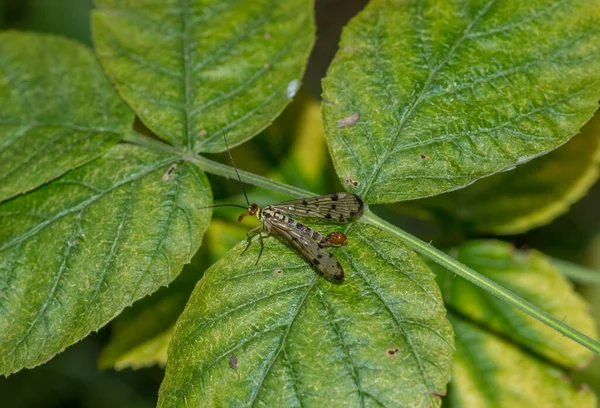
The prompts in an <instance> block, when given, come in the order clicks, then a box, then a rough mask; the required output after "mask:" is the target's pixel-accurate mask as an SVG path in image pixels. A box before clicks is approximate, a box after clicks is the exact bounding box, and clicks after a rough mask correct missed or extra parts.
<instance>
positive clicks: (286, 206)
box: [271, 193, 364, 222]
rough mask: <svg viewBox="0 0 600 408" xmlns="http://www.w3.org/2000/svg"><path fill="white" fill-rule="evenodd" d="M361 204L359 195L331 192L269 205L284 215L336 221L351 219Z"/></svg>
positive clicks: (357, 214)
mask: <svg viewBox="0 0 600 408" xmlns="http://www.w3.org/2000/svg"><path fill="white" fill-rule="evenodd" d="M363 206H364V204H363V201H362V200H361V199H360V197H359V196H357V195H356V194H352V193H333V194H328V195H323V196H318V197H310V198H304V199H301V200H292V201H284V202H282V203H277V204H272V205H271V207H272V208H274V209H277V210H279V211H281V212H283V213H284V214H286V215H291V216H296V217H306V218H326V219H330V220H332V221H336V222H349V221H352V220H353V219H354V218H357V217H358V216H359V215H360V214H361V212H362V210H363Z"/></svg>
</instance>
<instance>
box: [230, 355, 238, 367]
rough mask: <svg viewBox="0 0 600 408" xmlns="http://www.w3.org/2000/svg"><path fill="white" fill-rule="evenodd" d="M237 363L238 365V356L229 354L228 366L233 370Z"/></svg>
mask: <svg viewBox="0 0 600 408" xmlns="http://www.w3.org/2000/svg"><path fill="white" fill-rule="evenodd" d="M237 365H238V358H237V356H236V355H235V354H234V355H233V356H231V357H230V358H229V368H231V369H232V370H235V369H236V368H237Z"/></svg>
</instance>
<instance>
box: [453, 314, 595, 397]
mask: <svg viewBox="0 0 600 408" xmlns="http://www.w3.org/2000/svg"><path fill="white" fill-rule="evenodd" d="M450 321H451V322H452V325H453V326H454V330H455V332H456V354H455V358H454V366H453V371H452V382H451V383H450V390H451V391H450V393H449V395H448V400H447V402H448V407H450V408H459V407H478V408H488V407H490V408H502V407H506V408H513V407H546V408H554V407H555V408H567V407H572V408H585V407H589V408H593V407H595V406H596V397H595V395H594V393H593V392H592V391H591V390H589V389H588V388H582V389H579V390H577V389H575V388H574V387H573V386H572V385H571V384H570V383H569V380H568V378H567V376H566V374H565V373H564V372H562V371H561V370H560V369H559V368H557V367H556V366H553V365H552V364H549V363H547V362H545V361H543V360H540V359H539V358H537V357H535V356H532V355H530V354H527V353H524V352H523V350H522V349H520V348H519V347H517V346H515V345H514V344H512V343H510V342H509V341H506V339H503V338H502V337H500V336H497V335H494V334H493V333H490V332H487V331H485V330H483V329H482V328H481V327H478V326H477V325H475V324H472V323H469V322H468V321H466V320H464V319H461V318H459V317H458V316H455V315H454V314H451V315H450ZM444 402H446V401H444Z"/></svg>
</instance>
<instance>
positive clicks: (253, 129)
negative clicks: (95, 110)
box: [93, 0, 315, 152]
mask: <svg viewBox="0 0 600 408" xmlns="http://www.w3.org/2000/svg"><path fill="white" fill-rule="evenodd" d="M96 6H97V7H98V10H97V11H95V13H94V15H93V37H94V43H95V45H96V49H97V51H98V54H99V56H100V60H101V61H102V64H103V65H104V67H105V68H106V70H107V72H108V73H109V75H110V76H111V78H113V80H114V81H115V82H116V83H117V85H118V89H119V92H120V94H121V96H122V97H123V98H124V99H125V100H126V101H127V102H128V103H129V104H130V106H131V107H132V108H133V109H134V110H135V111H136V113H137V114H138V116H139V117H140V118H141V120H142V121H143V122H144V123H145V124H146V125H147V126H148V127H149V128H150V129H152V131H153V132H155V133H156V134H157V135H159V136H160V137H162V138H163V139H165V140H166V141H168V142H170V143H172V144H175V145H182V146H186V147H187V149H188V150H194V151H197V152H198V151H200V152H218V151H223V150H225V145H224V142H223V135H224V134H225V135H227V139H228V141H229V144H230V145H231V146H234V145H237V144H240V143H242V142H243V141H245V140H248V139H249V138H250V137H252V136H254V135H255V134H256V133H258V132H259V131H260V130H262V129H264V128H265V127H266V126H267V125H268V124H269V123H270V122H271V121H273V119H275V117H277V115H279V113H281V111H282V110H283V108H284V107H285V106H286V105H287V104H288V103H289V102H290V100H291V99H292V97H293V96H294V95H295V93H296V91H297V89H298V87H299V86H300V82H299V81H300V79H301V78H302V74H303V72H304V68H305V66H306V63H307V59H308V55H309V53H310V50H311V48H312V44H313V42H314V36H315V27H314V21H313V1H312V0H298V1H271V0H256V1H251V2H250V1H249V2H239V1H232V0H229V1H221V0H212V1H205V2H203V3H202V4H199V3H198V2H192V1H189V0H183V1H180V0H166V1H162V2H152V4H149V3H148V2H139V1H137V2H136V1H125V2H123V1H117V0H98V1H96Z"/></svg>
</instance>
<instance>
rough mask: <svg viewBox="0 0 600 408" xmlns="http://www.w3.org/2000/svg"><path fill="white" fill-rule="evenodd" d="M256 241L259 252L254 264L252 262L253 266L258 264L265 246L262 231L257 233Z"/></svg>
mask: <svg viewBox="0 0 600 408" xmlns="http://www.w3.org/2000/svg"><path fill="white" fill-rule="evenodd" d="M258 240H259V241H260V252H259V253H258V258H256V262H254V265H256V264H258V261H260V257H261V256H262V253H263V249H265V244H264V243H263V237H262V231H261V232H259V233H258Z"/></svg>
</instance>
